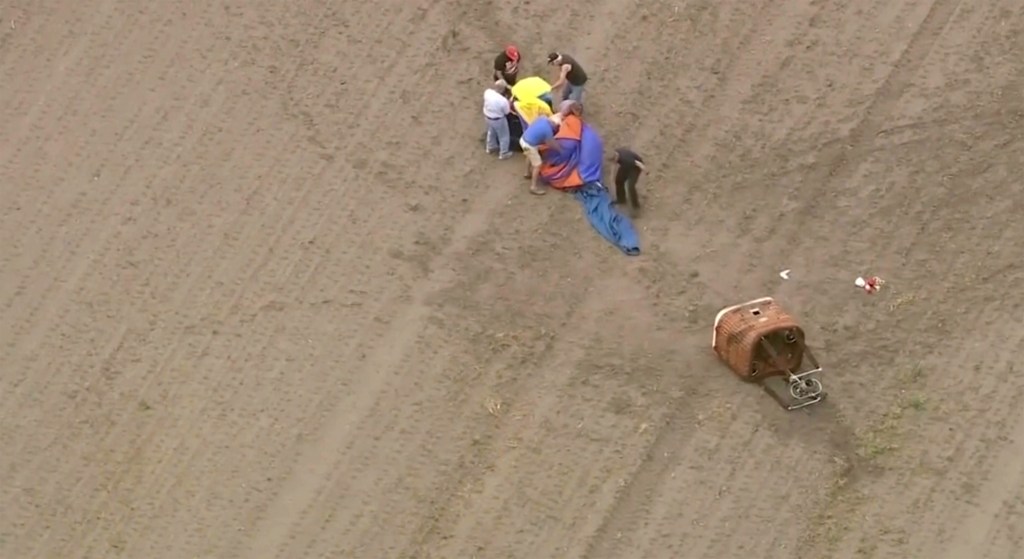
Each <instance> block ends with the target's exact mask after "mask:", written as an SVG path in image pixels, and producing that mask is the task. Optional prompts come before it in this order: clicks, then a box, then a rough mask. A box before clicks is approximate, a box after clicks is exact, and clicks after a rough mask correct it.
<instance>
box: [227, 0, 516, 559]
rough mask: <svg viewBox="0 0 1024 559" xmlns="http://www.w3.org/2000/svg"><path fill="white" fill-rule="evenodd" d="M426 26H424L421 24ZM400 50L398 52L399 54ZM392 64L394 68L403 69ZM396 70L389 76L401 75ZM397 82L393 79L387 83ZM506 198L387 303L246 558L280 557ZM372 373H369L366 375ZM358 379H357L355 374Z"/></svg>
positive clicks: (496, 199) (481, 213) (493, 197)
mask: <svg viewBox="0 0 1024 559" xmlns="http://www.w3.org/2000/svg"><path fill="white" fill-rule="evenodd" d="M412 13H413V14H414V15H415V16H416V19H417V20H418V22H417V28H418V29H421V31H420V32H419V33H418V34H417V35H415V36H410V37H409V38H408V40H409V41H414V40H416V38H417V37H423V34H424V33H426V32H427V31H424V30H429V29H430V27H431V26H430V22H432V21H433V20H435V19H436V17H437V14H436V11H435V12H434V13H431V14H425V13H423V12H422V11H420V10H418V9H416V10H414V11H413V12H412ZM425 19H426V20H427V21H424V20H425ZM400 50H401V49H399V51H400ZM402 67H403V66H402V65H399V64H398V63H397V62H396V68H402ZM400 74H402V72H401V71H398V70H397V69H396V73H395V74H393V75H400ZM389 79H396V78H389ZM380 87H392V89H394V87H393V84H391V83H390V82H382V83H381V85H380ZM504 196H505V194H504V193H503V192H502V191H500V190H498V189H491V190H490V191H488V192H487V193H485V194H483V195H482V196H481V197H480V198H477V199H476V200H475V201H474V203H473V205H472V207H471V209H470V213H469V214H468V217H467V218H465V219H463V220H462V221H461V222H460V223H459V224H458V225H456V226H455V227H454V230H453V232H452V234H451V237H450V238H449V239H448V241H447V246H446V247H445V248H443V249H441V250H440V251H439V254H438V255H437V256H435V257H434V258H433V259H432V264H431V265H430V266H429V267H430V268H432V269H433V270H434V271H433V272H432V273H431V274H429V275H428V276H427V278H426V279H424V280H421V281H420V282H419V283H417V284H416V285H415V286H413V287H412V289H411V295H410V299H411V303H408V304H403V303H401V302H400V301H399V300H394V301H392V302H391V303H389V307H390V308H392V309H393V310H394V311H398V312H400V314H399V316H398V317H397V318H396V319H395V321H394V322H393V326H392V328H391V329H390V330H388V332H387V333H386V334H385V335H384V336H382V338H381V339H380V340H378V341H376V342H375V344H374V349H373V350H372V351H368V352H367V356H366V359H365V361H363V364H362V366H361V367H360V369H363V370H366V371H368V373H367V374H366V375H365V378H367V379H370V380H369V382H365V383H362V384H361V385H360V386H358V387H356V388H355V389H354V391H353V393H352V394H350V395H348V398H347V399H348V401H349V402H351V403H352V405H351V406H349V407H345V406H337V407H334V409H333V411H332V412H331V413H330V414H329V416H328V418H327V420H326V422H325V424H324V427H323V431H322V432H321V433H320V435H319V436H318V437H317V439H318V441H319V442H313V443H311V444H309V445H307V448H306V449H304V450H303V451H302V452H301V454H300V456H299V458H298V459H297V460H296V461H295V466H294V469H293V474H292V475H291V477H290V478H289V480H288V481H287V482H286V483H285V484H284V486H283V487H282V488H281V490H280V491H279V493H278V496H277V497H276V500H275V501H274V502H273V503H272V504H271V506H270V507H269V509H268V510H267V511H265V512H264V514H263V515H262V517H261V518H262V520H261V521H260V524H261V525H262V527H261V528H260V529H258V530H257V531H256V537H254V538H253V540H252V541H251V542H250V543H251V544H252V546H251V547H250V549H251V551H250V554H249V555H247V556H260V557H262V556H274V554H275V553H285V550H284V549H283V548H282V546H283V545H284V542H285V539H286V538H287V537H289V536H290V535H291V534H292V531H293V530H295V529H296V528H297V527H298V525H299V524H300V523H301V522H303V521H304V520H305V518H306V514H307V513H308V510H309V507H310V506H312V504H313V503H314V502H315V500H316V496H317V495H318V494H319V493H320V492H321V490H322V489H323V487H324V486H325V485H326V484H329V483H330V482H331V480H332V479H334V478H335V476H336V475H339V474H340V473H341V472H338V471H337V469H336V468H335V464H336V462H337V461H338V460H340V459H341V458H342V457H341V456H339V452H340V450H341V449H342V448H344V445H345V444H346V442H347V441H348V440H349V437H350V436H351V435H352V433H351V432H350V429H352V428H353V427H354V426H355V425H356V424H358V423H359V422H360V421H362V420H363V418H365V416H366V414H367V413H369V412H370V411H371V410H372V407H373V406H374V405H375V404H376V403H377V398H376V395H377V394H379V393H380V392H381V391H382V390H384V389H385V388H386V387H387V386H388V385H389V384H390V383H392V382H393V381H394V378H393V377H394V375H395V374H398V372H399V370H400V369H402V367H400V365H401V364H402V363H403V362H404V361H405V360H406V359H407V357H408V353H409V351H410V349H411V344H412V343H413V342H414V340H415V339H416V338H417V335H416V334H417V331H418V330H419V329H420V327H421V325H422V324H423V321H424V320H425V319H426V317H427V316H428V315H429V307H428V306H427V305H426V304H425V302H424V301H425V299H426V298H427V297H428V296H429V295H430V294H431V293H433V292H435V291H436V290H438V289H441V288H443V287H445V286H446V285H448V284H449V283H450V282H451V281H453V279H454V278H455V277H456V275H455V272H454V268H455V266H454V262H455V260H457V258H458V257H459V256H460V255H461V254H462V252H463V251H464V250H465V247H466V245H467V243H468V242H469V241H470V240H471V239H473V238H474V237H475V236H477V235H478V234H479V233H480V232H481V231H483V230H484V229H485V228H486V227H487V226H488V225H489V223H488V219H489V215H490V213H491V212H492V211H493V210H494V208H496V207H499V206H500V205H501V204H502V202H503V201H504ZM369 371H373V372H369ZM356 376H360V375H356Z"/></svg>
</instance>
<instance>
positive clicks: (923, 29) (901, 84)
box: [787, 0, 961, 242]
mask: <svg viewBox="0 0 1024 559" xmlns="http://www.w3.org/2000/svg"><path fill="white" fill-rule="evenodd" d="M960 1H961V0H933V1H932V4H931V8H930V9H929V10H928V13H927V15H926V16H925V18H924V20H923V21H922V22H921V23H920V25H919V26H918V28H917V31H916V32H915V33H914V35H913V36H912V37H911V39H910V42H909V43H908V44H907V46H906V48H905V49H904V50H903V53H902V54H901V55H900V57H899V59H898V60H897V61H896V63H895V64H894V65H893V68H892V70H891V71H890V72H889V75H888V76H887V77H886V79H885V81H883V82H882V85H881V86H879V88H878V90H877V91H876V92H875V94H874V96H873V97H872V100H871V102H870V103H869V104H868V106H867V107H866V108H865V109H864V114H863V116H862V117H861V119H860V121H859V122H858V123H857V125H856V126H854V128H853V129H852V130H851V131H850V133H849V134H848V135H847V137H846V141H845V142H844V143H843V144H838V145H835V144H834V145H832V146H829V147H828V148H826V149H825V150H824V151H823V152H822V153H821V154H820V155H819V156H818V158H817V159H818V161H820V162H821V163H820V166H819V167H818V168H817V171H816V172H813V173H812V174H811V175H810V177H809V178H808V180H809V182H810V183H811V184H812V185H814V186H815V187H816V188H818V189H819V190H820V191H821V192H825V193H826V194H825V195H817V196H809V197H807V199H808V202H806V203H804V204H803V205H802V206H803V207H801V208H799V210H797V212H796V213H797V215H796V216H795V218H794V219H793V220H792V221H794V222H797V223H801V224H802V223H805V222H806V221H807V220H808V219H810V218H811V217H812V216H815V215H817V214H818V208H819V205H820V203H821V202H822V201H823V200H831V199H832V196H830V195H829V192H828V190H829V189H830V188H834V187H835V186H836V185H841V184H842V183H843V182H845V181H848V180H849V179H850V177H851V176H852V175H853V174H854V173H855V172H856V171H857V168H858V166H859V165H860V164H861V163H862V162H863V160H864V157H865V156H866V155H867V154H868V153H870V151H871V146H872V143H873V142H874V139H875V137H876V136H877V135H878V133H879V132H881V131H882V130H883V129H885V128H886V127H887V125H888V122H889V119H891V118H892V112H893V110H894V109H895V108H896V106H897V104H898V103H899V102H900V99H901V98H902V97H903V94H904V92H905V91H906V90H907V88H908V87H909V86H910V85H911V84H912V83H913V79H914V78H915V76H916V75H917V74H918V72H920V71H921V68H922V65H923V64H924V62H925V59H926V58H927V57H928V55H929V54H930V53H931V51H932V48H933V47H934V46H935V43H936V42H937V41H938V40H939V38H940V37H941V36H942V33H943V32H944V31H945V29H946V27H947V26H948V25H949V22H950V20H951V19H952V18H953V16H954V14H955V13H956V11H957V8H958V7H959V6H960ZM793 210H796V208H793V207H790V208H789V210H788V211H793ZM787 213H788V212H787ZM801 232H802V230H801ZM798 234H800V233H796V232H794V233H792V234H790V235H789V236H788V240H787V242H792V241H793V239H794V238H795V236H796V235H798Z"/></svg>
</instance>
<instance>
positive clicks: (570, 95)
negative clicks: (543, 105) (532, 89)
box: [548, 52, 587, 105]
mask: <svg viewBox="0 0 1024 559" xmlns="http://www.w3.org/2000/svg"><path fill="white" fill-rule="evenodd" d="M548 64H550V65H551V66H557V67H558V78H557V79H556V80H555V83H554V84H552V86H551V90H552V91H557V90H558V89H559V88H561V91H562V100H563V101H576V102H577V103H579V104H580V105H583V86H584V85H586V83H587V72H586V71H584V70H583V66H580V63H579V62H576V59H575V58H573V57H571V56H569V55H568V54H562V53H558V52H551V53H548Z"/></svg>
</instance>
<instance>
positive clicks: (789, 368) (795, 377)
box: [711, 297, 825, 410]
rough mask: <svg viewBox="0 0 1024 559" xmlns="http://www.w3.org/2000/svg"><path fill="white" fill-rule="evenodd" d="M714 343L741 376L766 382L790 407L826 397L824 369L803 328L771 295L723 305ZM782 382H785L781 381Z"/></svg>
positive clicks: (781, 402) (772, 391)
mask: <svg viewBox="0 0 1024 559" xmlns="http://www.w3.org/2000/svg"><path fill="white" fill-rule="evenodd" d="M711 347H712V348H713V349H714V351H715V353H716V354H717V355H718V358H719V359H721V360H722V362H723V363H725V364H726V365H727V366H728V367H729V368H730V369H731V370H732V371H733V373H735V374H736V375H737V376H738V377H740V378H741V379H742V380H744V381H747V382H757V383H760V384H761V385H762V386H763V387H764V388H765V390H766V391H767V392H768V393H769V394H771V395H772V397H774V398H775V400H776V401H778V402H779V404H780V405H782V406H783V407H785V408H786V409H790V410H793V409H798V408H802V407H806V406H809V405H811V404H816V403H818V402H820V401H821V400H822V399H824V397H825V392H824V390H823V389H822V386H821V382H820V381H819V380H818V379H817V378H816V377H817V375H818V373H821V367H820V366H819V365H818V362H817V360H816V359H815V357H814V355H813V353H812V352H811V350H810V349H809V348H808V347H807V344H806V336H805V334H804V330H803V328H801V327H800V325H799V324H798V323H797V321H796V319H795V318H793V317H792V316H791V315H790V314H789V313H787V312H786V311H785V310H784V309H783V308H782V307H781V306H780V305H779V304H778V303H777V302H776V301H775V300H774V299H772V298H771V297H762V298H760V299H755V300H753V301H748V302H746V303H742V304H739V305H733V306H731V307H727V308H725V309H722V310H721V311H720V312H719V313H718V316H716V317H715V328H714V333H713V335H712V338H711ZM779 384H782V385H783V386H779Z"/></svg>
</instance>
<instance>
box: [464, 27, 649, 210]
mask: <svg viewBox="0 0 1024 559" xmlns="http://www.w3.org/2000/svg"><path fill="white" fill-rule="evenodd" d="M521 61H522V56H521V55H520V53H519V49H518V48H517V47H516V46H515V45H509V46H508V47H506V48H505V49H504V50H503V51H502V52H500V53H498V55H497V56H496V57H495V58H494V74H493V76H492V77H493V79H494V80H495V81H494V84H493V85H491V86H490V87H488V88H487V89H486V90H485V91H484V104H483V113H484V118H485V120H486V123H487V131H486V136H485V143H486V150H487V153H489V154H494V153H497V154H498V158H499V159H508V158H510V157H512V152H513V150H514V149H516V148H518V150H520V151H522V152H523V154H524V155H525V156H526V160H527V165H528V171H527V175H526V176H527V177H528V178H530V192H531V193H533V194H544V193H545V190H544V189H543V188H542V187H541V185H540V184H539V175H540V168H541V163H542V160H541V155H540V151H541V149H545V148H546V149H554V150H559V149H560V146H559V144H558V142H557V140H556V139H555V134H556V133H557V131H558V128H559V126H560V125H561V122H562V120H563V119H564V118H565V117H566V116H567V115H569V114H575V115H577V116H582V114H583V100H584V93H585V89H586V85H587V81H588V79H589V77H588V76H587V72H586V70H584V69H583V66H582V65H580V63H579V62H578V61H577V60H576V59H575V58H574V57H573V56H571V55H568V54H565V53H562V52H550V53H548V56H547V63H548V65H549V66H553V67H554V68H556V73H555V81H554V84H548V82H547V81H545V80H544V79H543V78H540V77H537V76H529V77H525V78H520V63H521ZM554 92H558V94H559V98H560V101H561V102H560V103H559V105H558V110H557V111H556V110H555V104H554V98H553V96H552V94H553V93H554ZM610 160H611V161H612V162H613V163H616V164H617V165H618V169H617V170H616V173H615V194H616V195H615V203H619V204H622V203H626V202H627V201H628V203H629V205H630V206H631V207H632V208H633V209H639V206H640V203H639V200H638V198H637V193H636V184H637V181H638V180H639V178H640V174H641V173H644V172H646V171H647V168H646V167H645V166H644V162H643V158H641V157H640V155H638V154H637V153H635V152H633V151H631V150H629V149H626V148H618V149H616V150H615V151H614V153H612V154H611V156H610Z"/></svg>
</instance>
